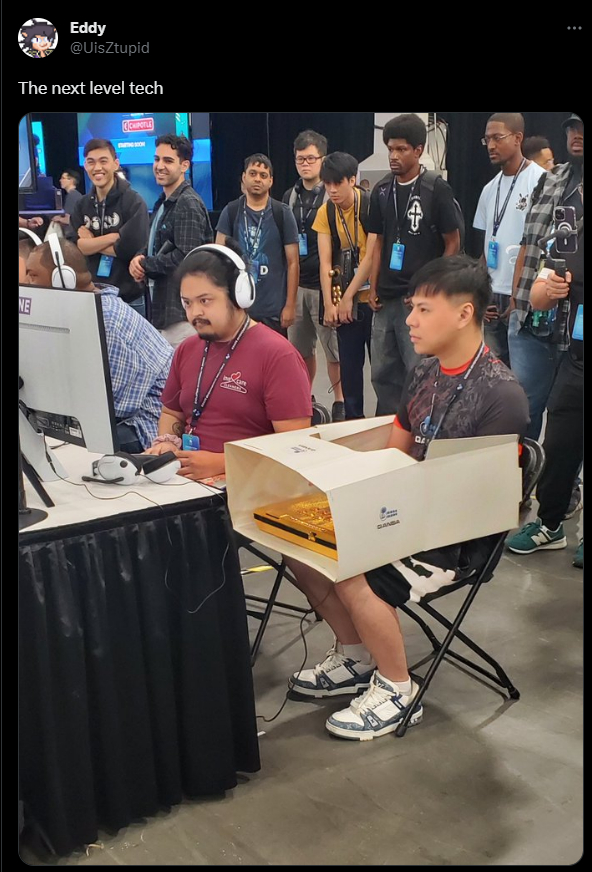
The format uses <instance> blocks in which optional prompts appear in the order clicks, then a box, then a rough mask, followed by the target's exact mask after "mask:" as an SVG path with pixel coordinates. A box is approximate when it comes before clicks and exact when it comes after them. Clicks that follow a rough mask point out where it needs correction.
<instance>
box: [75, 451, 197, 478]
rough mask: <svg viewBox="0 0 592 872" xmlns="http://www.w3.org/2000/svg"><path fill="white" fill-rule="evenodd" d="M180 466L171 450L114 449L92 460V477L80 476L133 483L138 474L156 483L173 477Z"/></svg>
mask: <svg viewBox="0 0 592 872" xmlns="http://www.w3.org/2000/svg"><path fill="white" fill-rule="evenodd" d="M180 468H181V461H180V460H177V458H176V457H175V455H174V454H173V452H172V451H165V452H164V454H158V455H156V456H155V455H153V454H126V453H125V451H116V452H115V454H105V456H104V457H101V458H100V460H93V464H92V474H93V477H92V478H90V477H89V476H85V475H83V476H82V480H83V481H96V482H101V483H107V484H134V481H135V480H136V479H137V477H138V476H140V477H143V476H145V477H146V478H149V479H150V481H154V482H156V483H157V484H163V482H165V481H169V479H171V478H173V476H175V475H176V474H177V471H178V470H179V469H180Z"/></svg>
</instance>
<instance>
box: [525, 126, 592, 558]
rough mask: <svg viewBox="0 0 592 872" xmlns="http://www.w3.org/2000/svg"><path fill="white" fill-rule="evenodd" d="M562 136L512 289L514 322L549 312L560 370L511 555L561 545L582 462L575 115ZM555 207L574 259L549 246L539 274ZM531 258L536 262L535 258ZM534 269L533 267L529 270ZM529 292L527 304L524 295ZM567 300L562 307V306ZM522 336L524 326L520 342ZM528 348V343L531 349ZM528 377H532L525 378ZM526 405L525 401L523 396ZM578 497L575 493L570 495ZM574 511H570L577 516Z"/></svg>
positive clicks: (579, 172) (580, 195) (579, 179)
mask: <svg viewBox="0 0 592 872" xmlns="http://www.w3.org/2000/svg"><path fill="white" fill-rule="evenodd" d="M563 127H564V128H565V130H566V131H567V150H568V153H569V156H570V159H569V161H568V163H566V164H562V165H561V166H560V167H559V168H558V172H557V173H555V172H554V173H552V174H551V173H550V174H549V177H548V178H545V180H544V183H543V186H542V188H541V191H540V195H539V197H538V199H537V200H536V201H535V202H533V206H532V209H531V212H530V214H529V216H528V219H527V222H526V228H525V235H524V249H525V251H524V266H523V270H522V274H521V278H520V283H519V286H518V291H519V296H518V297H517V301H516V302H517V305H522V308H521V309H520V308H519V309H517V311H516V313H514V315H515V316H516V317H517V316H518V315H519V314H522V313H523V312H524V304H525V303H526V307H527V312H528V313H530V312H531V311H534V312H535V313H537V312H542V313H543V314H544V313H546V312H548V311H554V312H555V315H556V317H555V321H556V324H555V326H554V328H553V339H554V342H555V343H556V345H555V347H556V348H557V349H558V351H559V356H560V360H559V366H558V368H557V375H556V376H555V381H554V382H553V387H552V389H551V392H550V394H549V396H548V398H546V405H547V423H546V428H545V441H544V444H543V447H544V449H545V455H546V462H545V468H544V470H543V474H542V476H541V479H540V481H539V483H538V486H537V499H538V502H539V510H538V518H537V520H536V521H534V522H532V523H530V524H526V526H524V527H523V528H522V529H521V530H520V531H519V532H518V533H516V534H515V535H514V536H512V538H511V539H510V540H509V541H508V547H509V549H510V551H513V552H514V553H516V554H532V553H534V552H535V551H542V550H546V549H549V550H553V551H554V550H557V549H560V548H566V547H567V539H566V536H565V533H564V529H563V523H562V521H563V520H564V519H565V518H566V517H571V515H572V514H573V513H574V512H573V511H572V510H571V503H570V497H571V501H572V502H573V499H574V497H573V493H572V482H573V480H574V477H575V475H576V473H577V471H578V468H579V466H580V464H581V462H582V458H583V428H584V125H583V123H582V119H581V118H580V117H579V116H578V115H571V116H570V117H569V118H568V119H567V121H565V122H564V123H563ZM557 205H566V206H573V207H574V208H575V210H576V219H577V229H578V237H577V238H578V246H577V251H576V252H575V253H573V254H568V253H561V252H559V251H558V250H557V248H556V245H555V243H554V244H553V246H552V248H551V251H550V258H549V259H548V260H547V262H546V263H545V266H544V268H543V269H542V270H540V271H537V272H536V273H535V274H534V276H533V273H534V270H535V269H537V268H538V263H539V256H538V253H536V252H535V249H536V243H537V241H538V239H540V238H541V237H542V236H544V235H548V233H549V232H550V228H551V226H552V222H553V211H554V208H555V206H557ZM535 257H536V260H535ZM559 258H561V259H565V261H566V266H567V272H566V276H565V277H563V276H561V275H558V274H557V272H555V264H554V261H555V260H556V259H559ZM535 263H536V266H534V264H535ZM526 288H528V290H529V298H528V299H526V300H525V298H524V291H525V289H526ZM563 301H567V306H566V307H565V308H564V307H563V306H562V305H561V304H562V303H563ZM524 332H525V329H524V327H523V328H522V330H521V332H520V333H519V334H518V335H519V336H521V335H522V333H524ZM530 344H531V345H532V337H531V343H530ZM531 377H532V373H531ZM529 399H530V398H529ZM577 496H578V497H579V488H578V489H577ZM578 507H579V506H577V507H576V510H577V508H578ZM573 565H574V566H576V567H578V568H579V569H583V566H584V540H583V539H582V540H581V541H580V544H579V547H578V549H577V551H576V553H575V556H574V558H573Z"/></svg>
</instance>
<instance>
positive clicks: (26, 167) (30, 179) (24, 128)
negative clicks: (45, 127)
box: [19, 115, 37, 194]
mask: <svg viewBox="0 0 592 872" xmlns="http://www.w3.org/2000/svg"><path fill="white" fill-rule="evenodd" d="M36 190H37V172H36V169H35V147H34V145H33V135H32V133H31V119H30V117H29V116H28V115H23V117H22V118H21V120H20V121H19V194H31V193H33V191H36Z"/></svg>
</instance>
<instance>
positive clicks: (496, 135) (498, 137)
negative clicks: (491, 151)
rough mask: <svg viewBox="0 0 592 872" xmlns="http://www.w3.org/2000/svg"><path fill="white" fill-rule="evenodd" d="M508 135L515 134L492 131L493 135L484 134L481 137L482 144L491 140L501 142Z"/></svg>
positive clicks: (486, 143)
mask: <svg viewBox="0 0 592 872" xmlns="http://www.w3.org/2000/svg"><path fill="white" fill-rule="evenodd" d="M507 136H514V134H513V133H492V135H491V136H484V137H483V138H482V139H481V145H488V144H489V143H490V142H501V141H502V139H505V138H506V137H507Z"/></svg>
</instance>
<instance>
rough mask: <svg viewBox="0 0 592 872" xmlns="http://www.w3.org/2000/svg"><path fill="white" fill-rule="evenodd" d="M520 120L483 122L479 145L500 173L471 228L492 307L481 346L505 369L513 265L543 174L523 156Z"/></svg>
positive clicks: (504, 116)
mask: <svg viewBox="0 0 592 872" xmlns="http://www.w3.org/2000/svg"><path fill="white" fill-rule="evenodd" d="M523 139H524V118H523V117H522V115H521V114H520V112H496V113H495V114H493V115H492V116H491V117H490V118H489V119H488V121H487V125H486V127H485V136H484V137H483V139H482V140H481V143H482V145H484V146H485V147H486V148H487V154H488V155H489V160H490V162H491V165H492V166H494V167H497V168H499V170H500V172H499V173H498V174H497V175H496V176H495V177H494V178H493V179H492V180H491V181H490V182H488V183H487V184H486V185H485V187H484V188H483V190H482V191H481V196H480V197H479V203H478V204H477V211H476V212H475V218H474V220H473V227H474V228H475V229H476V230H479V231H481V234H482V237H483V239H482V252H483V254H482V257H483V260H484V261H485V262H486V263H487V269H488V270H489V275H490V276H491V286H492V290H493V304H492V305H491V306H489V308H488V309H487V312H486V313H485V341H486V342H487V344H488V345H489V347H490V348H491V350H492V351H493V353H494V354H496V355H497V356H498V357H499V358H500V360H502V361H503V362H504V363H505V364H506V366H509V365H510V358H509V354H508V317H509V315H510V300H511V297H512V278H513V275H514V264H515V262H516V256H517V254H518V251H519V250H520V242H521V241H522V234H523V232H524V219H525V218H526V214H527V212H528V207H529V206H530V198H531V195H532V192H533V191H534V189H535V188H536V186H537V182H538V180H539V178H540V177H541V176H542V175H543V174H544V172H545V170H544V169H542V167H540V166H539V165H538V164H537V163H535V162H534V161H531V160H528V158H526V157H524V155H523V154H522V140H523Z"/></svg>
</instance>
